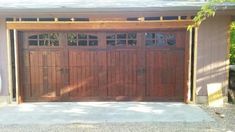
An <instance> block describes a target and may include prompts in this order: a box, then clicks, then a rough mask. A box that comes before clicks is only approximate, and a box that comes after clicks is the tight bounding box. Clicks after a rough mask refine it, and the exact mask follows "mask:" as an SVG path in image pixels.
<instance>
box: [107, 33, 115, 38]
mask: <svg viewBox="0 0 235 132" xmlns="http://www.w3.org/2000/svg"><path fill="white" fill-rule="evenodd" d="M106 39H115V34H109V35H107V37H106Z"/></svg>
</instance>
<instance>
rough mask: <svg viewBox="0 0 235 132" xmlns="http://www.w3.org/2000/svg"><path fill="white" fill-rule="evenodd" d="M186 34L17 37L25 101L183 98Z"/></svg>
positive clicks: (26, 34) (41, 34) (32, 34)
mask: <svg viewBox="0 0 235 132" xmlns="http://www.w3.org/2000/svg"><path fill="white" fill-rule="evenodd" d="M185 36H186V30H183V29H174V30H169V29H168V30H163V29H161V30H154V31H123V32H107V31H97V32H89V31H87V32H76V31H71V32H69V31H68V32H31V31H30V32H29V31H25V32H22V33H20V37H21V38H22V39H20V41H21V42H20V45H21V47H20V53H21V58H20V67H21V70H20V71H21V73H20V74H21V75H22V77H21V83H22V84H21V87H22V89H23V97H24V101H79V100H86V101H90V100H158V101H164V100H173V101H179V100H182V101H183V98H184V78H185V77H184V72H185V66H184V64H185V57H184V56H185V48H184V47H185Z"/></svg>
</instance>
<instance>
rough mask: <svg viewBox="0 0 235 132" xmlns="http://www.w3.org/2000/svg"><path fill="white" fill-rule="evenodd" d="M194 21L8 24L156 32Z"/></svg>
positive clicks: (14, 24) (14, 25)
mask: <svg viewBox="0 0 235 132" xmlns="http://www.w3.org/2000/svg"><path fill="white" fill-rule="evenodd" d="M190 24H192V20H181V21H175V20H171V21H167V20H165V21H149V22H147V21H143V22H140V21H91V22H7V29H17V30H31V31H32V30H48V29H50V30H56V31H60V30H81V31H87V30H89V31H93V30H112V31H115V30H154V29H164V28H186V27H187V26H188V25H190Z"/></svg>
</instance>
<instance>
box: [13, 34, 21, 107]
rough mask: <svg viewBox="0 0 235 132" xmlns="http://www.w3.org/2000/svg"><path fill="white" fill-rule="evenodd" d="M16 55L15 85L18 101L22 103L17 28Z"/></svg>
mask: <svg viewBox="0 0 235 132" xmlns="http://www.w3.org/2000/svg"><path fill="white" fill-rule="evenodd" d="M13 31H14V55H15V84H16V85H15V86H16V102H17V103H20V98H19V97H20V94H19V52H18V51H19V50H18V36H17V30H16V29H14V30H13Z"/></svg>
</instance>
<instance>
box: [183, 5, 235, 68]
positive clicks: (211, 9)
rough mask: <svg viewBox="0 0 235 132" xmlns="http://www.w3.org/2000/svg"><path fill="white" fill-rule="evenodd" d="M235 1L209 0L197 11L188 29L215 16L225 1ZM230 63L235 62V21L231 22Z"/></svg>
mask: <svg viewBox="0 0 235 132" xmlns="http://www.w3.org/2000/svg"><path fill="white" fill-rule="evenodd" d="M228 2H230V3H235V0H208V2H207V3H206V4H205V5H203V6H202V7H201V9H200V10H199V11H198V12H197V14H196V16H195V17H194V19H193V21H194V24H192V25H190V26H188V30H189V29H192V28H193V27H198V26H199V25H200V24H201V23H202V22H203V21H204V20H205V19H206V18H208V17H213V16H215V13H216V10H217V9H218V8H221V7H224V8H226V5H224V3H228ZM229 57H230V64H235V22H233V23H232V24H231V34H230V54H229Z"/></svg>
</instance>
